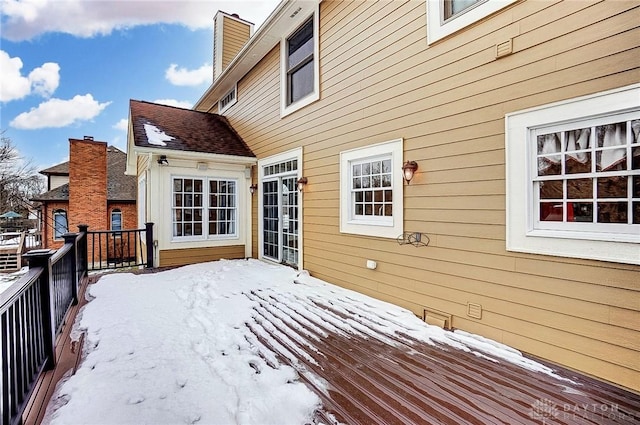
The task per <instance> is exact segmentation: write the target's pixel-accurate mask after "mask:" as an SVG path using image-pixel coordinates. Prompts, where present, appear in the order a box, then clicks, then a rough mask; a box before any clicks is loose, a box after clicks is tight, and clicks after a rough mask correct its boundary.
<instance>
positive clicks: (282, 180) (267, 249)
mask: <svg viewBox="0 0 640 425" xmlns="http://www.w3.org/2000/svg"><path fill="white" fill-rule="evenodd" d="M262 220H263V222H262V255H263V256H264V257H265V258H268V259H270V260H273V261H277V262H279V263H283V264H287V265H291V266H297V265H298V252H299V251H298V242H299V238H298V228H299V227H298V224H299V223H298V187H297V176H296V175H290V176H282V177H275V178H271V179H269V180H267V181H263V182H262Z"/></svg>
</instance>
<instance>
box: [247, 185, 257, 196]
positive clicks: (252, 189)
mask: <svg viewBox="0 0 640 425" xmlns="http://www.w3.org/2000/svg"><path fill="white" fill-rule="evenodd" d="M256 190H258V185H257V184H252V185H251V186H249V192H251V194H252V195H253V194H254V193H256Z"/></svg>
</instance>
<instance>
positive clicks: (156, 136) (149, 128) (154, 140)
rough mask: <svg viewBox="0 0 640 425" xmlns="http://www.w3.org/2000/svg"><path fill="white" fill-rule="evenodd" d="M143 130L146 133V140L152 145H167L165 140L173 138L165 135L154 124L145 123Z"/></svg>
mask: <svg viewBox="0 0 640 425" xmlns="http://www.w3.org/2000/svg"><path fill="white" fill-rule="evenodd" d="M144 131H145V133H147V141H148V142H149V143H150V144H152V145H157V146H167V144H166V143H165V142H168V141H170V140H173V139H174V137H171V136H169V135H167V134H166V133H165V132H164V131H162V130H160V129H159V128H158V127H156V126H155V125H151V124H145V125H144Z"/></svg>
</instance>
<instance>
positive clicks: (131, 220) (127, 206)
mask: <svg viewBox="0 0 640 425" xmlns="http://www.w3.org/2000/svg"><path fill="white" fill-rule="evenodd" d="M115 209H119V210H120V211H122V229H123V230H133V229H137V228H138V211H137V210H136V204H132V203H124V202H110V203H109V206H108V208H107V223H108V227H106V228H105V230H111V211H113V210H115Z"/></svg>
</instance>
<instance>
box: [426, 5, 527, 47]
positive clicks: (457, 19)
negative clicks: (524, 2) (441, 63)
mask: <svg viewBox="0 0 640 425" xmlns="http://www.w3.org/2000/svg"><path fill="white" fill-rule="evenodd" d="M515 1H516V0H427V42H428V43H433V42H435V41H437V40H440V39H441V38H444V37H446V36H448V35H449V34H453V33H454V32H456V31H458V30H461V29H462V28H464V27H466V26H469V25H471V24H473V23H474V22H477V21H479V20H480V19H482V18H484V17H486V16H489V15H491V14H492V13H494V12H497V11H498V10H500V9H502V8H503V7H506V6H508V5H510V4H511V3H514V2H515Z"/></svg>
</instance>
